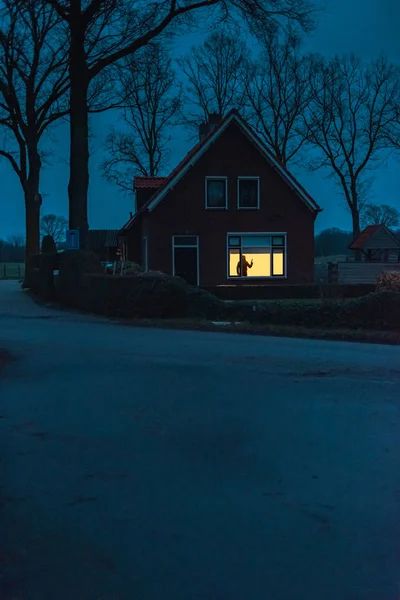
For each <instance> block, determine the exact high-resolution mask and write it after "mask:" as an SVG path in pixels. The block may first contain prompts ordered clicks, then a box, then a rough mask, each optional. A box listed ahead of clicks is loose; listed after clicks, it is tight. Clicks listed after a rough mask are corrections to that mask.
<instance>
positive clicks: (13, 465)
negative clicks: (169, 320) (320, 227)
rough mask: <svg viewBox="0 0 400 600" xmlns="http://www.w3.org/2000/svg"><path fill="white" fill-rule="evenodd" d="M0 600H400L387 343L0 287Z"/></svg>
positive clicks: (395, 383)
mask: <svg viewBox="0 0 400 600" xmlns="http://www.w3.org/2000/svg"><path fill="white" fill-rule="evenodd" d="M0 348H6V349H8V350H9V351H10V352H11V353H12V354H13V356H14V359H15V360H14V361H13V362H12V363H11V364H9V365H8V366H7V367H6V368H5V369H3V370H1V371H0V598H1V600H72V599H73V600H81V599H82V600H95V599H96V600H100V599H101V600H125V599H126V600H169V599H171V600H399V598H400V564H399V560H400V436H399V430H400V427H399V426H400V411H399V408H400V394H399V380H400V377H399V375H400V348H399V347H391V346H379V345H368V344H353V343H342V342H327V341H315V340H299V339H285V338H273V337H258V336H255V337H252V336H249V335H229V334H223V333H221V334H218V333H210V332H189V331H174V330H171V331H170V330H157V329H144V328H143V329H142V328H134V327H129V326H124V325H120V324H116V323H111V322H108V321H107V320H105V319H101V318H96V317H91V316H87V315H79V314H74V313H71V312H63V311H57V310H52V309H50V308H43V307H39V306H37V305H36V304H34V303H33V302H32V301H31V299H30V298H29V297H27V295H26V294H24V293H23V292H22V291H20V290H19V288H18V286H17V284H15V283H12V282H11V283H10V282H0Z"/></svg>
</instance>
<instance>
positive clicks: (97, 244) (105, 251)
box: [87, 229, 118, 262]
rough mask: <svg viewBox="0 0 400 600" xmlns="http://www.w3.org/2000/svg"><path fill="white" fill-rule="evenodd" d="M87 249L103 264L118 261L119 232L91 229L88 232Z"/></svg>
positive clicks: (115, 230)
mask: <svg viewBox="0 0 400 600" xmlns="http://www.w3.org/2000/svg"><path fill="white" fill-rule="evenodd" d="M87 247H88V249H89V250H92V252H94V253H95V254H97V256H98V257H99V259H100V260H101V261H103V262H108V261H114V260H116V259H117V251H118V230H117V229H90V230H89V231H88V240H87Z"/></svg>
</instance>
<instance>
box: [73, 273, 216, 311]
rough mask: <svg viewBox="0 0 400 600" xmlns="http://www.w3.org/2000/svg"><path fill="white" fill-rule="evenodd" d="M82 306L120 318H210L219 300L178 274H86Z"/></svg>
mask: <svg viewBox="0 0 400 600" xmlns="http://www.w3.org/2000/svg"><path fill="white" fill-rule="evenodd" d="M81 302H82V308H85V309H86V310H90V311H93V312H96V313H100V314H105V315H110V316H117V317H123V318H130V317H133V318H135V317H136V318H179V317H188V316H193V317H203V318H214V317H215V316H216V315H217V314H218V313H219V312H221V309H222V307H223V302H221V301H219V300H218V299H217V298H215V297H214V296H212V295H211V294H209V293H208V292H205V291H203V290H200V289H199V288H193V287H191V286H189V285H188V284H187V283H185V281H183V279H180V278H179V277H171V276H168V275H163V274H161V273H151V272H150V273H139V274H137V275H135V276H129V277H112V276H104V275H101V276H97V275H87V276H85V277H84V279H83V285H82V295H81Z"/></svg>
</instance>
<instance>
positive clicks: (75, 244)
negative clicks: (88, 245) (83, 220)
mask: <svg viewBox="0 0 400 600" xmlns="http://www.w3.org/2000/svg"><path fill="white" fill-rule="evenodd" d="M66 242H67V250H79V247H80V244H79V229H67V236H66Z"/></svg>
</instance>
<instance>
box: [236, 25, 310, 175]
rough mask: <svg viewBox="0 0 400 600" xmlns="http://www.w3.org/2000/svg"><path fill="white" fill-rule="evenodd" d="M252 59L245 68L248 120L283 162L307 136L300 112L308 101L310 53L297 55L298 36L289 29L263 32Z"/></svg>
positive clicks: (293, 155)
mask: <svg viewBox="0 0 400 600" xmlns="http://www.w3.org/2000/svg"><path fill="white" fill-rule="evenodd" d="M261 43H262V48H261V52H260V55H259V56H258V58H257V60H256V61H253V62H252V63H250V64H249V66H248V68H247V69H246V72H245V77H244V87H245V92H246V106H247V111H248V116H249V120H250V121H251V122H252V123H253V125H254V127H255V129H256V131H257V132H258V133H259V135H260V137H261V138H262V139H263V141H264V142H265V143H266V145H267V147H268V148H269V149H270V150H271V152H272V154H273V155H274V156H275V158H276V159H277V160H278V161H280V162H281V163H282V164H283V165H284V166H286V165H287V163H288V162H290V161H291V160H293V159H294V158H295V157H296V155H297V154H298V152H299V151H300V150H301V149H302V148H303V146H304V144H305V142H306V140H307V129H306V127H305V126H304V116H305V113H306V111H307V109H308V106H309V104H310V101H311V90H310V75H309V73H310V69H311V68H312V60H311V59H310V57H307V56H301V55H300V52H299V50H300V40H299V38H298V36H297V35H295V34H294V33H293V32H291V31H289V32H287V33H285V34H284V38H283V40H280V38H279V32H278V31H275V32H272V31H271V32H266V34H265V35H264V36H263V37H262V42H261Z"/></svg>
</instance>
